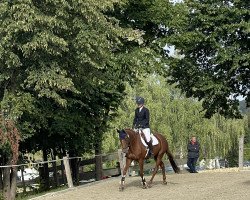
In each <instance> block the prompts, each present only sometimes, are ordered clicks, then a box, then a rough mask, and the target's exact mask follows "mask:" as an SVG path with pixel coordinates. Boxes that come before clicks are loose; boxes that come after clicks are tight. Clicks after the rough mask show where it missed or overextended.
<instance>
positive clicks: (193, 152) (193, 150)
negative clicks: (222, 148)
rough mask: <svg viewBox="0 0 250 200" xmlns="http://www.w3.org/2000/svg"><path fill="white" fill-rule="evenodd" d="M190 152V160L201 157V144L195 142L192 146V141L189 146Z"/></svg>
mask: <svg viewBox="0 0 250 200" xmlns="http://www.w3.org/2000/svg"><path fill="white" fill-rule="evenodd" d="M187 150H188V158H198V157H199V152H200V144H199V142H197V141H196V142H195V143H194V144H192V142H191V141H190V142H189V143H188V146H187Z"/></svg>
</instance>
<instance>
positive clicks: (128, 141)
mask: <svg viewBox="0 0 250 200" xmlns="http://www.w3.org/2000/svg"><path fill="white" fill-rule="evenodd" d="M122 141H124V142H125V144H126V147H124V148H123V147H122V152H123V153H128V150H129V147H130V138H129V135H128V134H127V133H126V137H125V138H124V139H122Z"/></svg>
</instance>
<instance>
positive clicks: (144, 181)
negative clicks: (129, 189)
mask: <svg viewBox="0 0 250 200" xmlns="http://www.w3.org/2000/svg"><path fill="white" fill-rule="evenodd" d="M143 164H144V159H141V160H139V167H140V176H141V181H142V188H143V189H146V188H148V185H147V182H146V179H145V178H144V171H143Z"/></svg>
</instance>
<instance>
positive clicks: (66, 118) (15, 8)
mask: <svg viewBox="0 0 250 200" xmlns="http://www.w3.org/2000/svg"><path fill="white" fill-rule="evenodd" d="M114 3H117V4H119V1H116V0H105V1H102V2H100V1H97V0H94V1H93V0H80V1H65V0H59V1H53V0H48V1H38V0H34V1H31V0H22V1H15V0H13V1H9V0H8V1H7V0H6V1H1V3H0V37H1V41H0V101H1V110H2V111H3V110H6V109H7V110H8V111H9V112H8V118H10V119H12V120H14V121H15V122H16V123H15V125H16V126H17V128H18V130H20V137H21V140H22V144H21V148H22V150H23V149H28V148H30V149H31V148H34V149H41V148H42V147H44V148H51V147H52V148H58V149H59V148H60V147H62V146H63V147H64V148H67V150H70V149H76V150H77V151H78V150H80V149H81V147H82V145H86V144H88V141H91V142H92V143H95V141H100V138H101V137H102V132H103V130H104V129H105V127H106V122H107V120H108V119H109V117H110V116H112V113H111V111H114V110H115V109H116V107H117V106H118V104H119V101H120V99H122V98H123V95H124V93H123V92H124V89H125V88H124V84H123V82H124V81H125V80H126V81H129V80H130V81H131V82H133V81H134V80H136V75H137V74H138V73H137V71H138V69H137V68H136V67H135V66H139V65H140V64H141V63H140V62H139V59H137V58H132V57H131V55H132V54H131V51H132V50H131V51H130V49H125V48H124V44H125V43H126V44H130V43H133V44H136V43H138V42H139V41H141V33H140V32H139V31H134V30H132V29H129V28H123V27H120V26H119V21H118V20H116V19H115V18H114V17H110V16H109V15H108V14H107V13H109V11H110V10H112V9H113V4H114ZM139 54H140V55H141V56H142V53H141V52H138V51H137V55H139ZM128 60H129V62H127V61H128ZM75 122H76V123H77V125H79V126H77V125H76V124H75ZM70 123H71V124H70ZM41 138H43V139H42V140H41ZM55 138H60V139H58V140H56V141H57V142H54V140H55ZM86 138H87V141H86ZM92 139H93V140H92ZM25 141H26V142H25ZM28 141H32V143H30V144H31V145H28V143H27V142H28ZM53 142H54V143H53ZM32 144H33V145H32ZM45 144H46V145H45ZM89 146H91V144H90V145H89ZM89 146H87V145H86V147H85V148H86V149H87V147H89ZM93 149H94V144H93V146H92V150H93ZM3 164H6V163H3ZM11 196H12V197H13V196H15V195H13V194H12V195H11ZM11 199H12V198H11Z"/></svg>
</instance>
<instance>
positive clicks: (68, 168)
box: [63, 156, 73, 188]
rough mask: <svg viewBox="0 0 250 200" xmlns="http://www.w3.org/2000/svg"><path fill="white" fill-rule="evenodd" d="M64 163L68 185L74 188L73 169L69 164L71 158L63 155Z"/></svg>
mask: <svg viewBox="0 0 250 200" xmlns="http://www.w3.org/2000/svg"><path fill="white" fill-rule="evenodd" d="M63 164H64V168H65V172H66V178H67V182H68V187H69V188H72V187H73V182H72V176H71V170H70V166H69V158H68V157H67V156H64V157H63Z"/></svg>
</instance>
